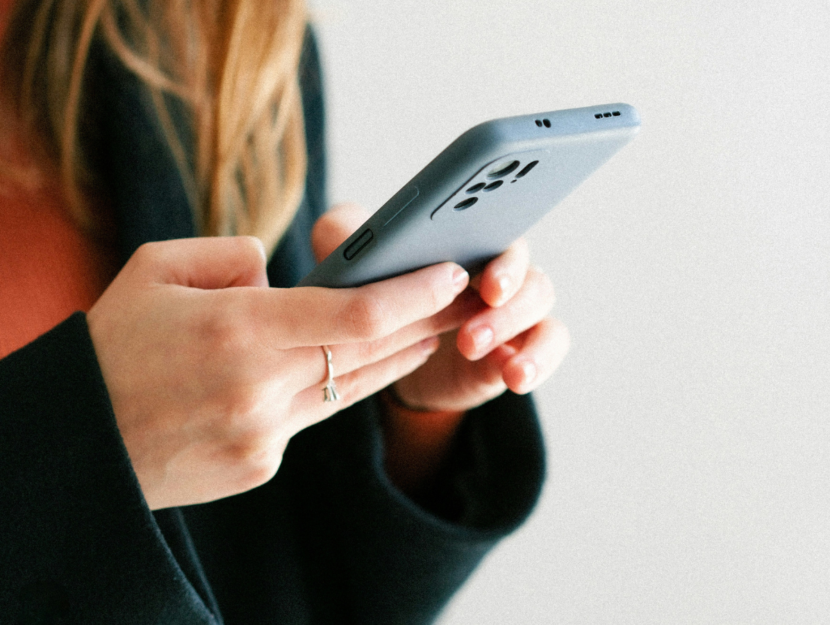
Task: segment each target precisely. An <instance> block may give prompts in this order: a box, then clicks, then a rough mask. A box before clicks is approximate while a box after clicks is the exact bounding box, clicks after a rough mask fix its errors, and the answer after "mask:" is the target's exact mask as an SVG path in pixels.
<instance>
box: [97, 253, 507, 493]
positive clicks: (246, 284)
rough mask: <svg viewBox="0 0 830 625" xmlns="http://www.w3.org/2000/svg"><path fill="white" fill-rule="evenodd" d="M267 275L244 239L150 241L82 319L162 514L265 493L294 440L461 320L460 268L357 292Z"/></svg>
mask: <svg viewBox="0 0 830 625" xmlns="http://www.w3.org/2000/svg"><path fill="white" fill-rule="evenodd" d="M265 266H266V259H265V253H264V250H263V248H262V245H261V244H260V243H259V241H258V240H256V239H253V238H248V237H235V238H213V239H189V240H181V241H169V242H164V243H152V244H148V245H145V246H142V247H141V248H139V250H138V251H137V252H136V253H135V254H134V255H133V257H132V258H131V259H130V261H129V262H128V263H127V265H126V266H125V267H124V268H123V270H122V271H121V272H120V273H119V274H118V276H117V277H116V278H115V280H114V281H113V283H112V284H111V285H110V287H109V288H108V289H107V290H106V292H105V293H104V294H103V295H102V296H101V298H100V299H99V300H98V302H97V303H96V304H95V306H94V307H93V308H92V310H90V312H89V314H88V316H87V320H88V324H89V331H90V335H91V337H92V341H93V344H94V346H95V350H96V354H97V356H98V360H99V363H100V366H101V371H102V373H103V376H104V381H105V383H106V385H107V389H108V391H109V394H110V399H111V401H112V405H113V409H114V411H115V418H116V421H117V423H118V427H119V430H120V432H121V435H122V438H123V440H124V443H125V445H126V447H127V451H128V453H129V455H130V460H131V461H132V464H133V467H134V469H135V472H136V474H137V476H138V480H139V483H140V485H141V488H142V491H143V493H144V496H145V498H146V500H147V502H148V504H149V506H150V507H151V508H153V509H157V508H165V507H170V506H180V505H187V504H194V503H202V502H206V501H212V500H214V499H219V498H222V497H226V496H229V495H232V494H236V493H240V492H243V491H245V490H248V489H250V488H253V487H255V486H258V485H260V484H263V483H264V482H266V481H267V480H269V479H270V478H271V477H272V476H273V475H274V473H275V472H276V471H277V468H278V467H279V464H280V462H281V459H282V454H283V451H284V449H285V446H286V444H287V443H288V440H289V439H290V438H291V437H292V436H293V435H294V434H296V433H297V432H299V431H300V430H302V429H304V428H306V427H308V426H309V425H312V424H313V423H316V422H318V421H320V420H322V419H325V418H327V417H329V416H331V415H332V414H333V413H335V412H336V411H338V410H341V409H342V408H344V407H345V406H347V405H350V404H352V403H354V402H356V401H358V400H360V399H362V398H364V397H366V396H368V395H370V394H373V393H375V392H377V391H378V390H380V389H382V388H384V387H386V386H388V385H389V384H391V383H393V382H394V381H395V380H398V379H400V378H402V377H404V376H406V375H407V374H409V373H411V372H412V371H414V370H416V369H417V368H418V367H420V366H422V365H423V364H424V362H425V361H426V360H427V359H428V358H429V356H430V355H431V354H432V353H433V352H434V351H435V349H437V347H438V339H437V338H435V337H437V336H438V335H440V334H442V333H445V332H447V331H450V330H452V329H453V328H457V327H459V326H460V324H461V323H462V321H463V319H464V315H465V314H466V313H465V311H463V310H461V309H460V308H459V306H457V305H456V306H452V307H448V305H449V304H450V303H451V302H452V301H453V300H454V299H455V298H456V296H457V295H458V294H459V293H461V292H462V291H464V289H465V287H466V286H467V283H468V276H467V274H466V272H464V271H463V270H462V269H461V268H460V267H458V266H457V265H454V264H452V263H444V264H441V265H436V266H433V267H428V268H426V269H423V270H421V271H417V272H414V273H412V274H408V275H405V276H401V277H399V278H394V279H392V280H386V281H384V282H380V283H376V284H372V285H367V286H364V287H360V288H357V289H320V288H295V289H271V288H268V287H267V278H266V273H265ZM499 331H501V326H499ZM321 345H329V346H331V350H332V353H333V363H334V368H335V375H336V376H337V377H336V382H337V387H338V390H339V392H340V395H341V399H340V401H338V402H334V403H324V402H323V392H322V387H323V383H324V380H325V379H326V374H327V371H326V362H325V357H324V354H323V350H322V349H321V348H320V346H321Z"/></svg>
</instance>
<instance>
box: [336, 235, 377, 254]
mask: <svg viewBox="0 0 830 625" xmlns="http://www.w3.org/2000/svg"><path fill="white" fill-rule="evenodd" d="M374 236H375V235H374V234H372V231H371V230H370V229H369V228H367V229H366V230H364V231H363V233H362V234H361V235H360V236H359V237H357V239H356V240H355V242H354V243H352V244H351V245H350V246H349V247H347V248H346V250H345V251H344V252H343V256H344V257H345V258H346V260H351V259H352V258H354V257H355V256H357V254H358V252H360V250H362V249H363V248H364V247H366V246H367V245H369V242H370V241H371V240H372V238H373V237H374Z"/></svg>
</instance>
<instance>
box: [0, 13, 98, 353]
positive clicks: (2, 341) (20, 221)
mask: <svg viewBox="0 0 830 625" xmlns="http://www.w3.org/2000/svg"><path fill="white" fill-rule="evenodd" d="M11 4H12V2H11V0H0V36H2V33H3V31H4V30H5V24H6V20H7V17H8V11H9V9H10V7H11ZM0 111H2V109H0ZM0 115H2V118H0V358H2V357H3V356H6V355H7V354H9V353H11V352H12V351H14V350H16V349H18V348H19V347H22V346H23V345H25V344H27V343H29V342H30V341H32V340H33V339H35V338H37V337H38V336H40V335H41V334H43V333H44V332H46V331H47V330H49V329H50V328H52V327H54V326H55V325H57V324H58V323H60V322H61V321H63V320H64V319H65V318H66V317H68V316H69V315H70V314H72V313H73V312H74V311H76V310H83V311H87V310H89V308H90V307H91V306H92V304H93V303H94V302H95V300H97V299H98V297H99V296H100V295H101V293H103V291H104V289H105V288H106V285H107V283H108V281H109V278H110V277H111V276H110V273H111V272H110V271H109V270H107V269H105V268H106V267H109V263H107V262H105V259H106V258H107V257H106V255H105V254H104V253H103V250H102V249H100V248H99V247H98V246H96V244H95V243H94V242H93V241H92V240H91V239H90V238H89V237H88V236H86V235H85V234H84V233H82V232H81V231H80V229H79V228H78V227H77V226H76V225H75V224H74V222H73V221H72V219H71V218H70V217H69V214H68V212H67V210H66V207H65V204H64V201H63V199H62V197H61V193H60V190H59V186H58V184H57V182H56V181H55V178H56V176H55V175H49V174H48V172H44V171H41V172H39V175H38V178H42V181H41V182H40V183H39V184H37V185H33V184H29V183H26V182H23V181H16V180H15V179H14V177H13V176H8V175H6V176H3V175H2V174H3V173H4V172H3V170H4V169H6V170H8V168H4V167H2V164H3V163H5V164H6V165H11V166H20V165H22V164H27V163H30V162H31V158H30V155H29V154H28V153H27V151H26V147H25V141H24V140H23V137H21V135H20V132H19V131H18V129H17V128H16V127H15V123H14V120H13V119H12V118H11V116H10V115H9V114H8V113H6V114H1V113H0ZM50 179H51V180H50Z"/></svg>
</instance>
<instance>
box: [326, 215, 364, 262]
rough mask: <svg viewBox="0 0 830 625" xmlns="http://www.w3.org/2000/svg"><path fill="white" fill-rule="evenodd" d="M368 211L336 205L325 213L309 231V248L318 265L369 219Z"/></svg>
mask: <svg viewBox="0 0 830 625" xmlns="http://www.w3.org/2000/svg"><path fill="white" fill-rule="evenodd" d="M369 216H370V213H369V211H368V210H366V209H365V208H363V207H362V206H360V205H359V204H351V203H348V204H337V205H335V206H333V207H332V208H331V209H330V210H329V211H328V212H327V213H325V214H324V215H323V216H322V217H320V219H318V220H317V223H316V224H314V228H313V229H312V230H311V248H312V249H313V250H314V256H315V258H316V259H317V262H318V263H319V262H320V261H321V260H323V259H324V258H325V257H326V256H328V255H329V254H331V253H332V252H333V251H334V250H336V249H337V247H338V246H339V245H340V244H341V243H343V241H345V240H346V239H348V238H349V235H351V234H352V233H353V232H354V231H355V230H357V229H358V228H359V227H360V225H361V224H362V223H363V222H365V221H366V220H367V219H369Z"/></svg>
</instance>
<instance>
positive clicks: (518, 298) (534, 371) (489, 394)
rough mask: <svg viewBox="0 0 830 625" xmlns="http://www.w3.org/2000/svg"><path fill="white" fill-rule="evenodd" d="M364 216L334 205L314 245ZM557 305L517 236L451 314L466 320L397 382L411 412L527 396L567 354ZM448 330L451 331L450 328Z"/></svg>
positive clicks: (327, 244) (319, 249)
mask: <svg viewBox="0 0 830 625" xmlns="http://www.w3.org/2000/svg"><path fill="white" fill-rule="evenodd" d="M367 216H368V214H367V213H366V211H365V210H364V209H361V208H360V207H357V206H354V205H342V206H339V207H335V209H333V210H331V211H329V212H328V213H327V214H326V215H324V216H323V217H322V218H321V219H320V220H319V221H318V223H317V224H316V225H315V229H314V232H313V244H314V245H313V246H314V249H315V253H316V254H317V257H318V259H322V258H324V257H325V256H326V255H327V254H329V253H330V252H331V251H332V250H334V248H335V247H337V246H338V245H339V244H340V243H341V242H342V241H343V240H345V239H346V237H347V236H348V235H350V234H351V233H352V232H353V231H354V230H355V229H356V228H357V227H358V226H359V225H360V224H361V223H363V221H365V219H366V218H367ZM553 303H554V292H553V286H552V285H551V283H550V280H549V279H548V277H547V276H546V275H545V274H544V273H543V272H542V271H541V270H539V269H537V268H535V267H533V266H531V265H530V255H529V252H528V247H527V243H526V242H525V241H524V239H519V240H518V241H517V242H516V243H514V244H513V245H512V246H511V247H510V248H509V249H508V250H507V251H506V252H505V253H504V254H502V255H501V256H499V257H498V258H496V259H494V260H493V261H491V262H490V263H489V264H488V265H487V267H486V268H485V269H484V271H483V272H482V273H481V274H480V275H479V276H477V277H476V279H475V280H474V284H473V285H472V288H470V289H468V290H467V291H466V292H465V293H464V294H463V295H462V296H461V297H459V298H458V299H457V300H456V302H455V303H454V304H453V306H452V307H451V308H450V310H454V311H455V314H456V316H458V315H461V316H462V318H463V320H464V322H463V325H462V326H461V327H460V329H458V331H457V332H453V331H451V330H448V332H447V333H445V334H443V335H442V336H441V347H440V348H439V350H438V351H437V352H436V353H435V354H434V355H433V356H432V357H430V358H429V361H428V362H426V363H425V364H424V365H423V366H421V367H419V368H418V369H417V370H416V371H414V372H412V373H411V374H409V375H407V376H405V377H403V378H402V379H401V380H399V381H398V382H396V383H395V385H394V389H395V393H396V395H397V396H398V398H399V399H400V400H402V401H403V402H404V403H405V404H406V405H407V406H409V407H411V408H416V409H421V410H425V411H464V410H468V409H470V408H473V407H475V406H478V405H480V404H482V403H484V402H486V401H488V400H490V399H493V398H494V397H497V396H499V395H501V394H502V393H503V392H504V391H505V389H507V388H509V389H510V390H512V391H514V392H516V393H527V392H529V391H531V390H533V389H535V388H537V387H538V386H539V385H540V384H542V382H544V381H545V380H546V379H547V378H549V377H550V376H551V374H552V373H553V372H554V370H555V369H556V367H557V366H558V365H559V364H560V362H561V361H562V359H563V358H564V356H565V354H566V353H567V351H568V346H569V344H570V338H569V335H568V331H567V328H565V326H564V325H563V324H562V323H561V322H560V321H558V320H556V319H553V318H552V317H550V316H549V313H550V311H551V309H552V307H553ZM452 330H455V328H453V329H452Z"/></svg>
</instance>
